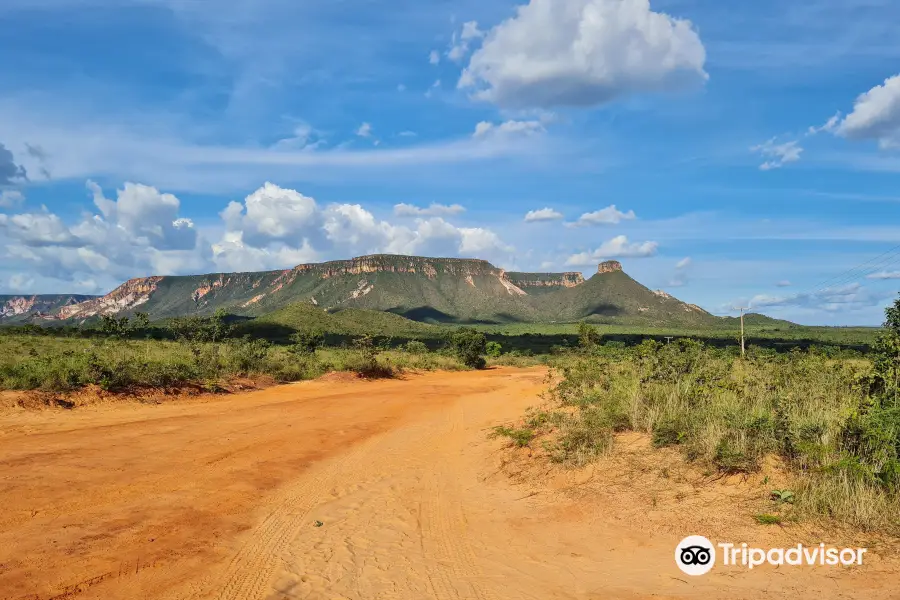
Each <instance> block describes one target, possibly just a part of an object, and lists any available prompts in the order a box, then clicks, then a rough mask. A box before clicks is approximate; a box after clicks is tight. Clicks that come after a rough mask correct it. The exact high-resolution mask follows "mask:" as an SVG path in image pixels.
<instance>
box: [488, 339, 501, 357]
mask: <svg viewBox="0 0 900 600" xmlns="http://www.w3.org/2000/svg"><path fill="white" fill-rule="evenodd" d="M484 353H485V354H486V355H487V356H489V357H490V358H500V355H501V354H503V346H501V345H500V342H488V343H487V344H486V345H485V347H484Z"/></svg>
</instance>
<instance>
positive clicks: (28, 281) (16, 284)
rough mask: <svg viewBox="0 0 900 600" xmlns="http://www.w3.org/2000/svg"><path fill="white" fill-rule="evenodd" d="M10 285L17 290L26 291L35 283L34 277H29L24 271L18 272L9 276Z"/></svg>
mask: <svg viewBox="0 0 900 600" xmlns="http://www.w3.org/2000/svg"><path fill="white" fill-rule="evenodd" d="M8 285H9V287H10V289H12V290H15V291H17V292H24V291H26V290H28V289H30V288H31V286H33V285H34V278H33V277H29V276H28V275H25V274H24V273H16V274H15V275H13V276H11V277H10V278H9V283H8Z"/></svg>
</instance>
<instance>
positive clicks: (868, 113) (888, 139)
mask: <svg viewBox="0 0 900 600" xmlns="http://www.w3.org/2000/svg"><path fill="white" fill-rule="evenodd" d="M835 131H836V132H837V133H838V134H839V135H842V136H844V137H846V138H849V139H854V140H876V141H877V142H878V143H879V145H880V146H881V147H882V148H890V147H894V146H900V75H894V76H893V77H889V78H887V79H885V81H884V83H883V84H882V85H877V86H875V87H873V88H872V89H871V90H869V91H868V92H866V93H864V94H862V95H860V96H859V97H858V98H857V99H856V103H855V104H854V105H853V111H852V112H851V113H850V114H848V115H847V116H846V117H845V118H844V119H843V120H842V121H841V122H840V124H839V125H838V126H837V128H836V130H835Z"/></svg>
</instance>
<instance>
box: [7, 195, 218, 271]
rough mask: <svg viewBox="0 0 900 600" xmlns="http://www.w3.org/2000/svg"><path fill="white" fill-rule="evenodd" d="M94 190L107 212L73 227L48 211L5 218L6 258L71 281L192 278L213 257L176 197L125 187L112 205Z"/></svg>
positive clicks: (101, 210)
mask: <svg viewBox="0 0 900 600" xmlns="http://www.w3.org/2000/svg"><path fill="white" fill-rule="evenodd" d="M88 187H89V188H90V189H91V190H92V191H93V195H94V204H95V206H96V208H97V210H98V211H99V213H100V214H88V215H85V216H84V217H82V219H81V220H80V221H78V222H76V223H75V224H73V225H68V224H67V223H65V222H64V221H63V219H61V218H60V217H59V216H58V215H56V214H53V213H51V212H49V211H48V210H47V209H46V208H42V210H41V211H40V212H33V213H24V214H17V215H12V216H7V215H0V231H2V233H3V234H4V235H3V237H4V238H5V243H6V246H5V249H4V258H5V259H6V260H7V261H9V262H10V263H16V264H23V265H29V267H30V268H31V269H33V271H34V272H35V273H37V274H40V275H44V276H47V277H54V278H58V279H63V280H66V281H84V280H87V279H89V278H90V277H92V276H98V277H100V276H102V277H103V278H105V279H110V278H114V279H120V280H121V279H127V278H130V277H138V276H143V275H150V274H160V275H174V274H186V273H195V272H198V271H200V270H202V269H204V268H206V267H207V266H208V264H209V262H208V258H209V255H210V253H209V252H208V249H206V248H205V247H204V246H203V244H201V243H200V240H199V237H198V235H197V232H196V231H195V230H194V226H193V223H191V221H190V220H188V219H184V218H181V217H179V215H178V210H179V206H180V202H179V201H178V199H177V198H176V197H174V196H172V195H170V194H163V193H160V192H159V191H158V190H156V188H152V187H150V186H144V185H139V184H132V183H126V184H125V185H124V186H123V188H122V189H121V190H119V191H118V195H117V198H116V200H110V199H108V198H106V197H105V196H104V195H103V191H102V190H101V189H100V187H99V186H98V185H96V184H94V183H92V182H88Z"/></svg>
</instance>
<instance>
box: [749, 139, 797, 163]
mask: <svg viewBox="0 0 900 600" xmlns="http://www.w3.org/2000/svg"><path fill="white" fill-rule="evenodd" d="M750 151H751V152H757V153H759V154H761V155H762V156H764V157H767V158H769V159H770V160H767V161H765V162H764V163H763V164H761V165H760V166H759V168H760V170H762V171H770V170H772V169H779V168H781V167H782V166H784V165H786V164H787V163H792V162H797V161H798V160H800V155H801V154H802V153H803V148H801V147H800V144H799V142H797V141H796V140H795V141H791V142H785V143H783V144H778V143H776V142H775V138H772V139H771V140H768V141H767V142H765V143H763V144H759V145H758V146H753V147H752V148H750Z"/></svg>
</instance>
